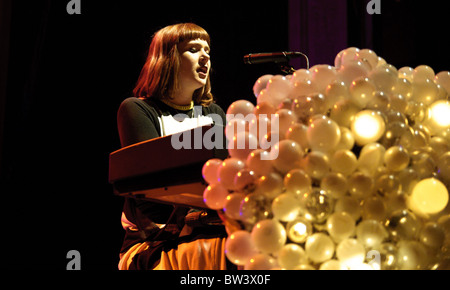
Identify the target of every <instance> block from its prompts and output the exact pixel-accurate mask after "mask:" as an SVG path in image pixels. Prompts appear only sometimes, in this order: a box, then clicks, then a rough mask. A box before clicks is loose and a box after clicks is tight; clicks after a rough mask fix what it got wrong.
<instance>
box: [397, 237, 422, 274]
mask: <svg viewBox="0 0 450 290" xmlns="http://www.w3.org/2000/svg"><path fill="white" fill-rule="evenodd" d="M427 258H428V257H427V250H426V248H425V246H424V245H422V244H421V243H419V242H417V241H400V242H399V243H398V251H397V265H398V267H399V269H400V270H420V269H424V267H425V266H426V264H427Z"/></svg>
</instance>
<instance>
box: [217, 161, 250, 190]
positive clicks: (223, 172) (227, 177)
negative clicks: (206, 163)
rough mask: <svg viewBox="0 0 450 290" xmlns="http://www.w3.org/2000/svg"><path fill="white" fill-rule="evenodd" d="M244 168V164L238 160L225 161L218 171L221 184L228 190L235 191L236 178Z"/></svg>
mask: <svg viewBox="0 0 450 290" xmlns="http://www.w3.org/2000/svg"><path fill="white" fill-rule="evenodd" d="M244 167H245V164H244V162H243V161H242V160H240V159H238V158H228V159H226V160H224V161H223V162H222V165H221V166H220V167H219V169H218V177H219V182H220V184H221V185H222V186H223V187H224V188H225V189H227V190H234V188H235V185H234V177H235V176H236V174H237V173H238V172H239V171H240V170H241V169H243V168H244Z"/></svg>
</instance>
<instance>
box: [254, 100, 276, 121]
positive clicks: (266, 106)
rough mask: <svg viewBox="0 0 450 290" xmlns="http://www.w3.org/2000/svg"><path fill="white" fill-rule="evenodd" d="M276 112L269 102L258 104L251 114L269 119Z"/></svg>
mask: <svg viewBox="0 0 450 290" xmlns="http://www.w3.org/2000/svg"><path fill="white" fill-rule="evenodd" d="M276 111H277V109H276V107H274V106H273V105H272V104H271V103H269V102H259V103H258V104H257V105H256V106H255V109H254V110H253V113H254V114H255V115H256V116H259V115H266V116H267V117H268V118H270V117H271V115H272V114H275V113H276Z"/></svg>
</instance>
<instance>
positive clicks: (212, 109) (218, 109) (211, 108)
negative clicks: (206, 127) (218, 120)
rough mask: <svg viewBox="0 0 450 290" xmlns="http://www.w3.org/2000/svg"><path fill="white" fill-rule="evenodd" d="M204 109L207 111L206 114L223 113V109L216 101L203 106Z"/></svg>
mask: <svg viewBox="0 0 450 290" xmlns="http://www.w3.org/2000/svg"><path fill="white" fill-rule="evenodd" d="M204 108H205V110H206V111H207V112H208V114H212V113H215V114H220V115H222V114H223V115H225V112H224V110H223V109H222V108H221V107H220V106H219V105H218V104H216V103H212V104H210V105H209V106H206V107H204Z"/></svg>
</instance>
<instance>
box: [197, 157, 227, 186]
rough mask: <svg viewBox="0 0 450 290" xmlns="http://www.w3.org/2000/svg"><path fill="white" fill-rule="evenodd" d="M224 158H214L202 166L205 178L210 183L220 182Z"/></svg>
mask: <svg viewBox="0 0 450 290" xmlns="http://www.w3.org/2000/svg"><path fill="white" fill-rule="evenodd" d="M222 162H223V160H221V159H218V158H213V159H210V160H208V161H207V162H206V163H205V164H204V165H203V168H202V176H203V179H204V180H205V181H206V182H207V183H209V184H215V183H218V182H219V178H218V170H219V167H220V166H221V165H222Z"/></svg>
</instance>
